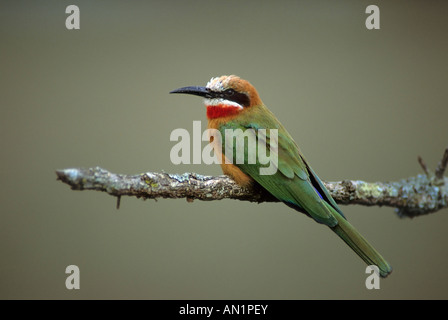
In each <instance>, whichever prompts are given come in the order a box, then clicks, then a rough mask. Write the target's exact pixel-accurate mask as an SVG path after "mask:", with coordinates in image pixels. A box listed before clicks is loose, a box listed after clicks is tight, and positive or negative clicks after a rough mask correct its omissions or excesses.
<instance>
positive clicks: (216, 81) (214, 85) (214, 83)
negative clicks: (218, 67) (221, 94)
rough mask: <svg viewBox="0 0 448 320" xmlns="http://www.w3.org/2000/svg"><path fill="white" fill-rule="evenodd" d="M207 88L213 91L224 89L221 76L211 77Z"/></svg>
mask: <svg viewBox="0 0 448 320" xmlns="http://www.w3.org/2000/svg"><path fill="white" fill-rule="evenodd" d="M206 87H207V88H209V89H210V90H213V91H224V85H223V83H222V81H221V79H220V77H216V78H211V79H210V81H209V82H207V85H206Z"/></svg>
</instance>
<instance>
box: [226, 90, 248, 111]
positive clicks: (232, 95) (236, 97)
mask: <svg viewBox="0 0 448 320" xmlns="http://www.w3.org/2000/svg"><path fill="white" fill-rule="evenodd" d="M221 97H222V98H223V99H226V100H230V101H234V102H236V103H238V104H240V105H242V106H243V107H248V106H249V105H250V99H249V96H248V95H247V94H245V93H242V92H236V91H235V90H233V89H227V90H225V91H223V92H221Z"/></svg>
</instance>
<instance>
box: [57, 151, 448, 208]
mask: <svg viewBox="0 0 448 320" xmlns="http://www.w3.org/2000/svg"><path fill="white" fill-rule="evenodd" d="M447 162H448V148H447V149H446V150H445V153H444V156H443V158H442V161H441V162H440V163H439V166H438V167H437V170H436V173H435V175H433V176H432V175H430V174H429V173H428V170H427V168H426V165H424V162H423V160H422V159H421V158H420V157H419V163H420V164H421V165H422V164H423V165H422V167H423V169H424V171H425V172H426V174H424V175H417V176H416V177H410V178H407V179H403V180H400V181H396V182H373V183H370V182H364V181H360V180H343V181H340V182H324V184H325V186H326V187H327V189H328V190H329V191H330V194H331V196H332V197H333V198H334V199H335V201H336V202H337V203H339V204H345V205H347V204H359V205H365V206H388V207H393V208H395V212H396V213H397V214H398V215H399V216H400V217H415V216H419V215H424V214H428V213H433V212H436V211H438V210H440V209H443V208H447V207H448V178H446V177H443V174H444V171H445V168H446V166H447ZM56 174H57V176H58V180H61V181H62V182H64V183H66V184H68V185H69V186H71V188H72V190H97V191H103V192H107V193H108V194H110V195H112V196H116V197H117V208H118V207H119V203H120V199H121V196H134V197H137V198H143V199H158V198H186V199H187V201H189V202H191V201H193V200H195V199H197V200H204V201H211V200H222V199H235V200H242V201H252V202H258V203H261V202H277V201H278V200H277V199H275V198H274V197H272V196H271V195H270V194H269V193H267V192H266V191H265V190H263V189H262V188H259V187H251V188H242V187H240V186H238V185H237V184H236V183H235V182H234V181H233V180H232V179H231V178H229V177H227V176H203V175H200V174H196V173H184V174H168V173H156V172H146V173H142V174H138V175H124V174H115V173H111V172H109V171H107V170H105V169H102V168H100V167H95V168H88V169H84V168H77V169H63V170H57V171H56Z"/></svg>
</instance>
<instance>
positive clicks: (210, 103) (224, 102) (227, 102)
mask: <svg viewBox="0 0 448 320" xmlns="http://www.w3.org/2000/svg"><path fill="white" fill-rule="evenodd" d="M204 104H205V105H206V106H217V105H220V104H222V105H226V106H230V107H235V108H238V109H243V106H242V105H240V104H239V103H236V102H235V101H230V100H226V99H221V98H216V99H205V100H204Z"/></svg>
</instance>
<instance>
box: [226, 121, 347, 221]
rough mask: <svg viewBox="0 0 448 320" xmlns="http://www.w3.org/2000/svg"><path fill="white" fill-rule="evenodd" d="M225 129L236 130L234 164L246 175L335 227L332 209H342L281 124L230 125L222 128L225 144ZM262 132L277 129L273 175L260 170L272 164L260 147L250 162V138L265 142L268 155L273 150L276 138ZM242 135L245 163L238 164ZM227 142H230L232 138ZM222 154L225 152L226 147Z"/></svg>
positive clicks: (276, 195)
mask: <svg viewBox="0 0 448 320" xmlns="http://www.w3.org/2000/svg"><path fill="white" fill-rule="evenodd" d="M274 119H275V118H274ZM264 120H266V119H264ZM265 122H266V121H265ZM226 129H232V130H233V135H234V139H233V157H232V160H233V164H234V165H236V166H237V167H238V168H240V169H241V170H242V171H243V172H244V173H245V174H247V175H249V176H250V177H252V178H253V179H254V180H255V181H257V182H258V183H259V184H260V185H261V186H262V187H263V188H264V189H266V190H267V191H269V192H270V193H271V194H272V195H273V196H274V197H276V198H277V199H279V200H280V201H283V202H284V203H286V204H287V205H288V206H290V207H293V208H295V209H297V210H298V211H301V212H304V213H306V214H308V215H309V216H310V217H312V218H313V219H315V220H316V221H317V222H320V223H323V224H325V225H328V226H329V227H334V226H335V225H337V224H338V221H337V219H336V218H335V217H334V214H333V213H332V212H331V211H332V210H331V208H329V207H332V208H333V209H335V210H336V211H337V212H338V213H340V214H341V215H342V212H341V210H340V209H339V207H338V206H337V204H336V202H335V201H334V200H333V198H332V197H331V196H330V194H329V192H328V190H327V189H326V188H325V186H324V185H323V183H322V181H321V180H320V179H319V177H318V176H317V175H316V174H315V173H314V171H313V170H312V169H311V168H310V167H309V166H308V165H307V163H306V161H305V159H304V158H303V157H302V156H301V155H300V151H299V148H298V146H297V145H296V143H295V142H294V140H293V139H292V138H291V137H290V135H289V134H288V133H287V132H286V130H285V129H284V128H283V127H282V126H281V124H279V123H278V122H276V121H275V122H272V123H267V125H266V123H265V126H263V127H262V126H261V125H260V123H259V122H257V123H254V122H249V123H244V122H242V123H241V122H239V123H235V122H229V123H227V124H226V125H223V126H222V127H221V128H220V132H221V135H222V137H223V141H226ZM235 129H241V130H235ZM259 129H277V130H278V131H277V132H278V149H277V150H278V165H277V166H276V169H277V170H276V172H275V173H274V174H272V175H262V174H260V169H261V168H266V167H268V166H269V164H266V165H263V164H261V163H260V161H259V160H260V159H259V157H258V148H257V157H256V162H255V163H249V161H248V159H249V157H248V144H249V143H247V142H248V141H249V140H250V139H254V140H255V141H257V142H258V140H261V141H264V143H265V145H266V147H267V148H268V150H269V152H272V150H270V142H271V139H272V138H273V137H272V135H271V133H270V130H266V134H265V135H264V134H260V132H259V131H258V130H259ZM241 134H244V135H245V137H246V139H247V140H246V143H245V146H244V162H243V163H238V161H237V158H236V154H237V144H236V140H237V139H241V138H242V137H241ZM249 136H250V137H249ZM228 139H230V136H229V138H228ZM257 146H258V145H257ZM223 152H225V147H224V144H223ZM342 216H343V215H342Z"/></svg>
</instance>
